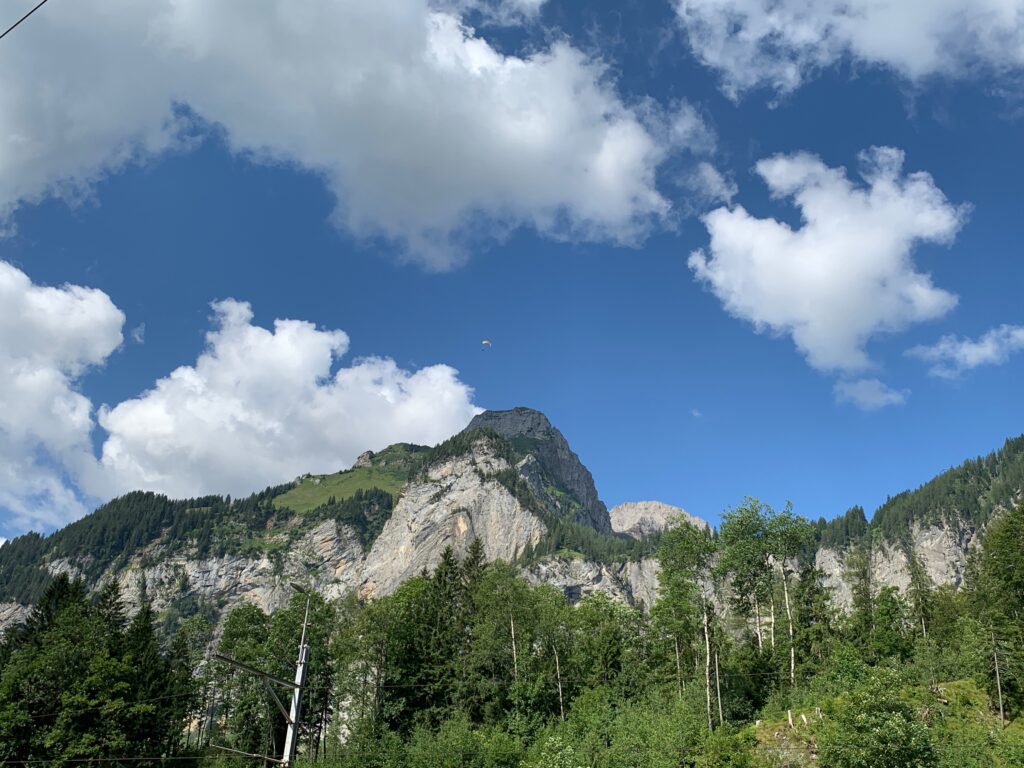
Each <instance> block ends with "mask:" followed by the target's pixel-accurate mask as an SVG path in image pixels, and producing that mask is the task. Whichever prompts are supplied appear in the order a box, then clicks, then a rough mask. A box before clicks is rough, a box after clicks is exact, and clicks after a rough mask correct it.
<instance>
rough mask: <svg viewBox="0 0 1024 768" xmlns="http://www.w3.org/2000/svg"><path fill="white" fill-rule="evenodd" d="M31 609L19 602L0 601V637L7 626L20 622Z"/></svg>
mask: <svg viewBox="0 0 1024 768" xmlns="http://www.w3.org/2000/svg"><path fill="white" fill-rule="evenodd" d="M31 610H32V609H31V608H29V607H28V606H27V605H22V604H21V603H0V638H3V636H4V633H5V632H6V630H7V629H8V628H9V627H13V626H15V625H17V624H21V623H22V622H23V621H25V619H27V618H28V614H29V612H30V611H31Z"/></svg>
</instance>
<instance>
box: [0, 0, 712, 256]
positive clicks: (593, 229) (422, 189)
mask: <svg viewBox="0 0 1024 768" xmlns="http://www.w3.org/2000/svg"><path fill="white" fill-rule="evenodd" d="M472 5H474V6H476V7H478V8H479V7H483V6H481V4H480V3H479V2H474V3H472ZM483 5H484V6H488V7H491V6H493V7H494V8H505V9H506V10H509V11H515V13H516V14H518V15H520V16H523V15H524V14H525V15H530V13H533V12H535V11H536V10H537V8H539V6H540V3H539V2H536V1H531V0H520V2H517V3H513V4H511V5H509V4H508V3H505V4H501V5H498V4H494V3H484V4H483ZM466 6H467V3H464V2H462V3H455V4H454V6H453V4H452V3H448V4H445V3H442V2H437V3H433V4H431V3H429V2H427V0H375V1H374V2H369V3H368V2H362V1H360V0H344V1H341V0H339V1H329V0H312V1H311V2H306V3H302V4H299V5H296V4H295V3H286V2H284V0H265V1H264V2H261V3H259V4H256V5H255V6H254V4H253V3H251V2H244V1H243V0H225V1H224V2H216V3H211V2H206V0H175V1H174V2H171V0H162V1H161V0H158V1H156V2H151V3H137V2H130V1H129V0H113V1H112V2H111V1H110V0H104V2H99V0H79V2H75V3H71V4H68V5H67V6H66V7H63V8H59V9H55V10H52V11H51V9H46V12H40V13H37V14H36V15H35V16H33V18H32V24H31V26H26V27H25V29H24V31H22V30H19V34H17V35H12V36H11V37H10V38H8V39H6V40H5V41H4V66H3V67H2V68H0V220H2V219H3V217H4V215H6V217H7V220H8V221H10V215H11V214H12V213H13V211H15V210H16V208H17V207H18V206H19V205H21V204H23V203H25V202H33V201H38V200H40V199H42V198H45V197H48V196H60V197H62V198H64V199H67V200H69V201H72V202H73V201H77V200H80V199H82V198H87V197H88V196H89V195H90V193H91V190H92V189H93V187H94V184H95V182H96V181H98V180H100V179H102V178H103V177H104V176H105V175H107V174H109V173H111V172H113V171H116V170H117V169H119V168H121V167H122V166H124V165H125V164H126V163H130V162H133V161H143V160H146V159H147V158H150V157H152V156H154V155H156V154H158V153H161V152H163V151H165V150H167V149H168V148H171V147H180V146H183V145H185V144H187V143H188V138H187V136H188V134H189V133H190V132H193V131H195V130H197V128H196V127H195V126H191V125H189V124H188V121H187V120H186V118H185V117H183V114H187V113H184V112H183V111H182V110H181V109H180V108H179V109H178V110H174V109H172V105H173V104H179V105H181V104H185V105H188V107H189V108H190V109H191V110H193V111H194V112H195V113H196V114H198V115H199V116H200V117H201V118H202V119H203V120H205V121H209V122H211V123H214V124H217V125H219V126H221V127H222V128H223V131H224V136H225V137H226V140H227V142H228V143H229V145H230V146H231V147H232V148H233V149H234V150H235V151H238V152H241V153H244V154H245V155H246V156H248V157H250V158H251V159H253V160H255V161H259V162H275V163H277V162H281V163H288V164H294V165H296V166H298V167H301V168H304V169H308V170H310V171H313V172H315V173H317V174H318V175H319V176H321V177H322V178H323V180H324V181H325V183H326V184H327V186H328V187H329V189H330V190H331V191H332V192H333V193H334V194H335V195H336V198H337V207H336V209H335V211H334V213H333V221H334V222H335V223H336V224H338V225H339V226H341V227H343V228H345V229H346V230H348V231H350V232H352V233H354V234H355V235H357V236H365V237H374V236H383V237H385V238H389V239H391V240H394V241H396V242H397V243H399V244H401V245H403V246H404V247H405V248H406V249H407V252H408V254H409V255H410V257H411V258H414V259H417V260H420V261H421V262H423V263H425V264H427V265H428V266H430V267H433V268H438V269H443V268H446V267H450V266H452V265H453V264H456V263H458V261H459V260H460V259H462V258H464V257H465V254H466V252H467V248H466V246H467V244H469V243H471V242H473V241H474V239H475V238H478V237H480V236H481V233H486V234H489V235H490V236H492V237H501V236H502V234H503V233H505V232H507V231H508V230H509V229H510V228H515V227H519V226H526V227H532V228H534V229H536V230H537V231H539V232H540V233H542V234H544V235H547V236H551V237H555V238H571V239H586V240H601V241H611V242H616V243H627V244H632V243H636V242H638V241H639V240H640V239H641V238H642V237H643V236H644V235H645V234H646V233H647V232H648V231H649V229H650V227H651V226H652V225H654V224H656V223H657V222H659V221H661V220H662V219H663V217H665V216H666V215H667V213H668V212H669V209H670V204H669V202H668V201H667V200H666V199H665V198H664V197H663V196H662V194H661V193H660V192H659V191H658V189H657V188H656V184H655V178H656V171H657V169H658V167H659V165H660V164H661V163H662V162H664V161H665V160H666V158H667V156H668V155H669V153H672V152H675V151H679V149H680V147H679V146H677V145H672V144H666V143H664V141H663V140H662V139H663V137H660V136H656V135H655V133H656V128H655V127H651V126H649V125H648V124H647V122H646V118H647V116H648V112H649V110H648V109H647V107H646V106H645V105H644V104H639V105H634V106H631V105H628V104H626V103H624V102H623V100H622V99H621V98H620V97H619V96H618V94H617V92H616V90H615V86H614V83H613V82H612V79H611V75H610V73H609V71H608V70H607V68H606V67H605V66H604V65H603V64H602V63H601V62H600V61H597V60H595V59H593V58H591V57H589V56H588V55H586V54H584V53H583V52H581V51H580V50H578V49H577V48H574V47H573V46H572V45H570V44H569V43H568V42H566V41H564V40H556V41H555V42H553V43H552V44H550V46H548V47H547V48H545V49H542V50H538V51H536V52H534V53H531V54H529V55H525V54H524V55H522V56H514V55H504V54H502V53H499V52H498V51H497V50H496V49H495V48H493V47H492V46H491V45H490V44H489V43H488V42H487V41H486V40H485V39H484V38H482V37H480V36H478V35H477V34H476V33H475V32H474V31H473V30H471V29H468V28H467V27H465V26H463V25H462V23H461V22H460V17H459V16H458V15H457V14H456V13H455V12H454V11H451V12H444V11H443V10H438V9H439V8H444V7H448V8H449V9H451V8H453V7H462V8H463V9H464V8H465V7H466ZM691 131H692V127H691Z"/></svg>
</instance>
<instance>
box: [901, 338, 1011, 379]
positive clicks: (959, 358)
mask: <svg viewBox="0 0 1024 768" xmlns="http://www.w3.org/2000/svg"><path fill="white" fill-rule="evenodd" d="M1021 350H1024V325H1000V326H998V327H997V328H992V329H991V330H989V331H987V332H985V333H984V334H982V335H981V336H980V337H978V338H977V339H966V338H961V337H958V336H952V335H950V336H943V337H942V338H941V339H939V340H938V342H937V343H935V344H934V345H932V346H924V345H922V346H917V347H914V348H912V349H910V350H908V351H907V354H908V355H910V356H911V357H916V358H918V359H920V360H924V361H925V362H928V363H932V366H931V368H929V370H928V372H929V373H931V374H932V375H933V376H941V377H942V378H946V379H954V378H956V377H958V376H959V375H960V374H962V373H963V372H964V371H969V370H971V369H973V368H977V367H979V366H982V365H1002V364H1003V363H1005V362H1006V361H1007V360H1009V359H1010V355H1011V354H1013V353H1014V352H1019V351H1021Z"/></svg>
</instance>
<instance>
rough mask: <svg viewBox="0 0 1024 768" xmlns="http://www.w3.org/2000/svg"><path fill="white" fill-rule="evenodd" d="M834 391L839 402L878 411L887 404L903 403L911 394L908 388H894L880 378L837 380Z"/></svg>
mask: <svg viewBox="0 0 1024 768" xmlns="http://www.w3.org/2000/svg"><path fill="white" fill-rule="evenodd" d="M833 392H835V396H836V400H838V401H839V402H841V403H852V404H853V405H856V406H857V407H858V408H861V409H863V410H865V411H877V410H878V409H879V408H884V407H886V406H887V405H902V404H903V403H905V402H906V401H907V397H909V395H910V392H909V391H908V390H905V389H904V390H896V389H892V388H891V387H889V386H886V385H885V384H883V383H882V382H881V381H879V380H878V379H856V380H853V381H849V380H847V381H837V382H836V384H835V387H833Z"/></svg>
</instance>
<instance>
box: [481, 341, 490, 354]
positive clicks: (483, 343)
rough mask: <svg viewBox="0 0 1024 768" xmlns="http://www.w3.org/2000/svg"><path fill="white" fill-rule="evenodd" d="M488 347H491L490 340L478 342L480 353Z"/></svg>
mask: <svg viewBox="0 0 1024 768" xmlns="http://www.w3.org/2000/svg"><path fill="white" fill-rule="evenodd" d="M489 346H491V340H490V339H484V340H483V341H481V342H480V351H481V352H483V351H484V350H485V349H487V348H488V347H489Z"/></svg>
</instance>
